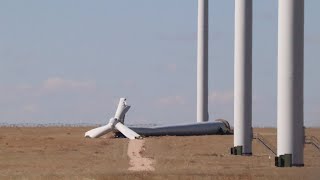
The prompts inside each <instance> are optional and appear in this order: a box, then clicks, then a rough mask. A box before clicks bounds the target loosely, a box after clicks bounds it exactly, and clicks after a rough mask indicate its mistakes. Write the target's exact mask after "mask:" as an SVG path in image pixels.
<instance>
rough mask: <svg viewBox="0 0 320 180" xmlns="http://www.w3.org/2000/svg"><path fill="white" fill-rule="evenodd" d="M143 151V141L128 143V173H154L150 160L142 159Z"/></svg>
mask: <svg viewBox="0 0 320 180" xmlns="http://www.w3.org/2000/svg"><path fill="white" fill-rule="evenodd" d="M144 150H145V147H144V140H143V139H136V140H130V141H129V143H128V156H129V158H130V166H131V167H129V169H128V170H129V171H154V167H153V166H152V164H153V163H154V162H153V160H152V159H150V158H146V157H142V153H143V151H144Z"/></svg>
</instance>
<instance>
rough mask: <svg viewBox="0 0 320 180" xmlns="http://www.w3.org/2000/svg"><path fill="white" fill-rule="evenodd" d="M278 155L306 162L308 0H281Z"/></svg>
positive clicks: (297, 164)
mask: <svg viewBox="0 0 320 180" xmlns="http://www.w3.org/2000/svg"><path fill="white" fill-rule="evenodd" d="M278 14H279V17H278V107H277V111H278V112H277V113H278V114H277V155H278V157H280V155H285V154H289V155H290V156H292V159H291V161H292V164H291V165H293V166H303V164H304V161H303V148H304V127H303V64H304V63H303V61H304V60H303V48H304V0H279V12H278Z"/></svg>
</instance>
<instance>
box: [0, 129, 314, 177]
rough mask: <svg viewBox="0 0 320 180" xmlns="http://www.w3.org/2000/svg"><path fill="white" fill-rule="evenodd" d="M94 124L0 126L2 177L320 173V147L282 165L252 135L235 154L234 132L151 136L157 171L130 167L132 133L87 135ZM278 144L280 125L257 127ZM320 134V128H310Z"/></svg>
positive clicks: (148, 148) (148, 152)
mask: <svg viewBox="0 0 320 180" xmlns="http://www.w3.org/2000/svg"><path fill="white" fill-rule="evenodd" d="M91 128H92V127H0V179H304V180H306V179H315V180H319V179H320V151H318V150H317V149H316V148H315V147H313V146H312V145H310V144H306V145H305V149H304V150H305V151H304V153H305V154H304V158H305V166H304V167H300V168H299V167H293V168H277V167H275V166H274V155H273V154H272V153H271V152H270V151H269V150H267V149H266V148H265V147H264V146H263V145H262V144H261V143H259V142H258V141H257V140H253V155H252V156H247V157H246V156H232V155H230V153H229V149H230V147H231V146H233V135H211V136H189V137H174V136H166V137H149V138H145V139H144V145H143V146H144V147H143V149H142V150H141V151H140V155H141V156H142V157H145V158H149V159H151V160H152V161H153V164H152V166H153V169H154V171H129V170H128V169H129V168H130V158H129V157H128V152H127V151H128V142H129V140H128V139H115V138H112V137H111V136H110V135H107V136H104V137H101V138H98V139H88V138H84V137H83V135H84V132H86V131H87V130H89V129H91ZM254 131H255V132H259V133H260V134H261V135H263V137H264V138H265V139H267V140H268V141H269V142H270V143H271V144H273V145H274V146H275V147H276V129H273V128H262V129H257V128H255V129H254ZM306 135H308V136H311V135H312V136H315V137H317V138H318V139H320V128H312V129H310V128H308V129H306Z"/></svg>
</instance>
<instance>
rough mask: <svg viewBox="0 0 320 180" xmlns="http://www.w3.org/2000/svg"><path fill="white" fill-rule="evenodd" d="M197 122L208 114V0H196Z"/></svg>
mask: <svg viewBox="0 0 320 180" xmlns="http://www.w3.org/2000/svg"><path fill="white" fill-rule="evenodd" d="M197 51H198V57H197V122H206V121H208V119H209V115H208V0H198V49H197Z"/></svg>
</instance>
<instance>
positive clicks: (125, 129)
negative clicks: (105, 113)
mask: <svg viewBox="0 0 320 180" xmlns="http://www.w3.org/2000/svg"><path fill="white" fill-rule="evenodd" d="M115 128H116V129H118V130H119V131H120V132H121V133H122V134H123V135H124V136H126V137H127V138H129V139H139V138H140V137H141V136H140V135H139V134H137V133H136V132H134V131H133V130H131V129H129V128H128V127H127V126H125V125H123V124H122V123H121V122H118V123H117V124H116V125H115Z"/></svg>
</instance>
